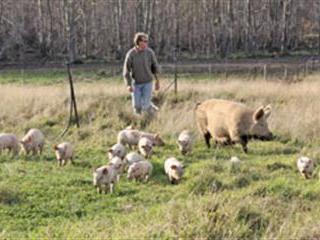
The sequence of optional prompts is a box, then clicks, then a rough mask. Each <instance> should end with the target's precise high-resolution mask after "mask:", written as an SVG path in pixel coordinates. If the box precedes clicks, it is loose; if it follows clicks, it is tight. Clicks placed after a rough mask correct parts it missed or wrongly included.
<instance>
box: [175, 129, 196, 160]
mask: <svg viewBox="0 0 320 240" xmlns="http://www.w3.org/2000/svg"><path fill="white" fill-rule="evenodd" d="M177 143H178V146H179V150H180V152H181V153H182V154H183V155H185V154H187V153H190V152H191V151H192V144H193V139H192V136H191V133H190V131H188V130H183V131H182V132H181V133H180V134H179V137H178V142H177Z"/></svg>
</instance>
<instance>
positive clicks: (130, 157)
mask: <svg viewBox="0 0 320 240" xmlns="http://www.w3.org/2000/svg"><path fill="white" fill-rule="evenodd" d="M124 160H125V162H126V164H128V165H131V164H133V163H135V162H140V161H144V160H145V159H144V157H143V156H141V155H140V154H139V153H136V152H130V153H128V154H127V155H126V157H125V159H124Z"/></svg>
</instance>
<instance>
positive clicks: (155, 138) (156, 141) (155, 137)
mask: <svg viewBox="0 0 320 240" xmlns="http://www.w3.org/2000/svg"><path fill="white" fill-rule="evenodd" d="M143 137H144V138H148V139H150V141H151V142H152V144H153V145H154V146H164V145H165V142H164V141H163V139H162V138H161V137H160V135H159V133H148V132H140V138H143Z"/></svg>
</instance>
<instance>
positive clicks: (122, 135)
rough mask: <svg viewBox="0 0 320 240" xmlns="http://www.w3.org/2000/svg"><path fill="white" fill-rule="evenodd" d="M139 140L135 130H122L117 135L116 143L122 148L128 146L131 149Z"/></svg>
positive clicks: (138, 133) (137, 131) (137, 132)
mask: <svg viewBox="0 0 320 240" xmlns="http://www.w3.org/2000/svg"><path fill="white" fill-rule="evenodd" d="M139 139H140V132H139V130H136V129H130V128H127V129H124V130H121V131H120V132H119V133H118V137H117V143H119V144H122V145H124V146H126V145H127V146H129V148H130V149H132V147H133V146H137V145H138V142H139Z"/></svg>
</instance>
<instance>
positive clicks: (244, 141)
mask: <svg viewBox="0 0 320 240" xmlns="http://www.w3.org/2000/svg"><path fill="white" fill-rule="evenodd" d="M240 144H241V146H242V150H243V151H244V152H245V153H248V147H247V144H248V136H241V137H240Z"/></svg>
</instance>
